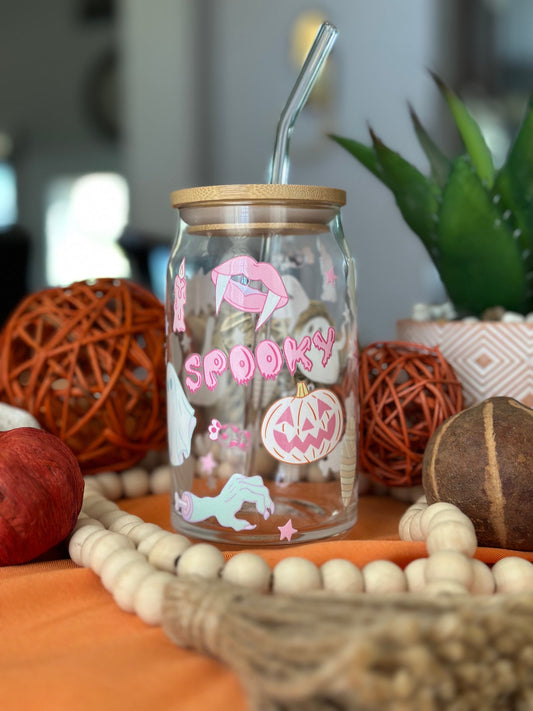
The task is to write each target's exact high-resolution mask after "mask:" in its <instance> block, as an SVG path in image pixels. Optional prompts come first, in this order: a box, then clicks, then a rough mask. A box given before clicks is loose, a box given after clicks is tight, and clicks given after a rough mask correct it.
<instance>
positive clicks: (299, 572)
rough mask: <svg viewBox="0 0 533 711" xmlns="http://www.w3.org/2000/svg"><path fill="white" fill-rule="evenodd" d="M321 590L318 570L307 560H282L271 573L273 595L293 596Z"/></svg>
mask: <svg viewBox="0 0 533 711" xmlns="http://www.w3.org/2000/svg"><path fill="white" fill-rule="evenodd" d="M321 589H322V578H321V575H320V570H319V569H318V568H317V566H316V565H315V564H314V563H312V562H311V561H310V560H307V558H300V557H297V556H294V557H291V558H284V559H283V560H280V561H279V563H277V564H276V565H275V567H274V570H273V571H272V590H273V592H275V593H279V594H281V595H295V594H300V593H308V592H312V591H314V590H321Z"/></svg>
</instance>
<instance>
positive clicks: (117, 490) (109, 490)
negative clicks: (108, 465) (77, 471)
mask: <svg viewBox="0 0 533 711" xmlns="http://www.w3.org/2000/svg"><path fill="white" fill-rule="evenodd" d="M94 476H96V479H97V481H98V484H99V485H100V486H101V487H102V492H103V494H104V496H105V497H106V498H108V499H110V500H111V501H116V500H117V499H120V497H121V496H122V479H121V478H120V474H117V473H116V472H100V474H95V475H94Z"/></svg>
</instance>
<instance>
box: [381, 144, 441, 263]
mask: <svg viewBox="0 0 533 711" xmlns="http://www.w3.org/2000/svg"><path fill="white" fill-rule="evenodd" d="M370 133H371V136H372V141H373V143H374V150H375V152H376V156H377V159H378V161H379V163H380V165H381V167H382V170H383V173H384V176H385V182H386V184H387V185H388V186H389V188H390V189H391V190H392V192H393V193H394V197H395V199H396V203H397V205H398V207H399V208H400V212H401V213H402V215H403V218H404V220H405V221H406V222H407V224H408V225H409V227H410V228H411V229H412V230H413V231H414V232H416V234H417V235H418V236H419V237H420V239H421V240H422V242H423V243H424V245H425V247H426V249H427V250H428V252H429V254H430V256H431V257H432V258H433V259H434V260H435V262H437V261H438V256H439V255H438V247H437V231H436V227H437V220H438V211H439V207H440V198H441V191H440V189H439V187H438V186H437V185H436V184H435V183H434V182H433V180H431V179H430V178H427V177H426V176H425V175H423V174H422V173H421V172H420V171H419V170H418V169H417V168H415V167H414V166H413V165H411V163H409V162H408V161H406V160H404V159H403V158H402V157H401V156H400V155H399V154H398V153H396V152H395V151H392V150H391V149H390V148H388V147H387V146H386V145H385V144H384V143H383V141H381V140H380V139H379V138H378V137H377V136H376V134H375V133H374V132H373V131H371V132H370Z"/></svg>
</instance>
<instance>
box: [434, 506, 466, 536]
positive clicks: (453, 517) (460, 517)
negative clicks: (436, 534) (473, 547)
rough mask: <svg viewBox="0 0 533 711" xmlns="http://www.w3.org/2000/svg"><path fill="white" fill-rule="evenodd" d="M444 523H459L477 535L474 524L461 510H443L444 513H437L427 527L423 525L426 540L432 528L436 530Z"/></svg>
mask: <svg viewBox="0 0 533 711" xmlns="http://www.w3.org/2000/svg"><path fill="white" fill-rule="evenodd" d="M443 521H457V522H458V523H460V524H461V525H463V526H466V527H467V528H469V529H470V530H471V531H472V533H473V534H474V535H475V533H476V529H475V528H474V524H473V523H472V521H471V520H470V519H469V518H468V516H465V514H464V513H463V512H462V511H460V510H459V509H455V510H454V509H443V510H442V511H437V512H436V513H435V514H434V515H433V517H432V518H431V520H430V521H429V524H428V525H427V526H425V525H424V524H423V523H422V532H423V533H424V535H425V538H427V537H428V534H429V532H430V531H431V529H432V528H435V526H438V525H439V524H440V523H442V522H443Z"/></svg>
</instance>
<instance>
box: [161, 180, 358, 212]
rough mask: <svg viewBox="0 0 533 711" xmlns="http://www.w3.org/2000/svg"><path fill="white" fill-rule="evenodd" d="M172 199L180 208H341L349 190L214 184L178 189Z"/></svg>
mask: <svg viewBox="0 0 533 711" xmlns="http://www.w3.org/2000/svg"><path fill="white" fill-rule="evenodd" d="M171 200H172V207H177V208H183V207H187V206H192V205H195V206H197V205H209V204H212V203H217V204H219V205H220V204H221V203H227V204H229V203H235V202H245V203H246V202H254V203H268V202H276V203H285V204H290V203H300V204H301V203H322V204H328V205H338V206H339V207H341V206H342V205H345V204H346V192H345V191H344V190H339V189H338V188H326V187H321V186H318V185H271V184H269V183H263V184H257V185H212V186H206V187H198V188H185V189H184V190H175V191H174V192H173V193H172V194H171Z"/></svg>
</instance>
